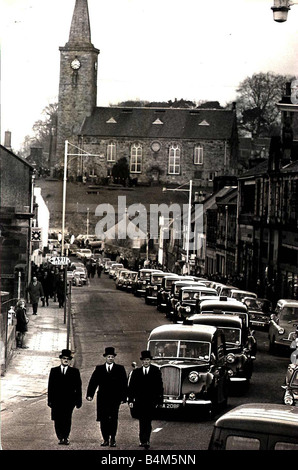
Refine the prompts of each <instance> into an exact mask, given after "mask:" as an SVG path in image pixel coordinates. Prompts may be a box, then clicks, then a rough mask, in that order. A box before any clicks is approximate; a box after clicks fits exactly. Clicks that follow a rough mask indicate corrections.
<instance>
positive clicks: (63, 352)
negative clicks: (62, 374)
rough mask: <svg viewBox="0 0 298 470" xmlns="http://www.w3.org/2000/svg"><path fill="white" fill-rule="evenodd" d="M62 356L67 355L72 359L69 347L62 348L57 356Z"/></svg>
mask: <svg viewBox="0 0 298 470" xmlns="http://www.w3.org/2000/svg"><path fill="white" fill-rule="evenodd" d="M62 357H68V358H69V359H72V353H71V351H70V350H69V349H62V351H61V354H60V356H59V358H60V359H61V358H62Z"/></svg>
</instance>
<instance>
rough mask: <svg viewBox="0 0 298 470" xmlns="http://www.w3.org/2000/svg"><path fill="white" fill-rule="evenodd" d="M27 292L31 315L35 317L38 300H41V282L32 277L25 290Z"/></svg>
mask: <svg viewBox="0 0 298 470" xmlns="http://www.w3.org/2000/svg"><path fill="white" fill-rule="evenodd" d="M27 292H28V294H29V298H30V303H31V305H32V309H33V315H37V309H38V302H39V299H40V298H41V299H42V298H43V288H42V285H41V282H39V281H38V280H37V277H36V276H33V278H32V281H31V282H30V284H29V286H28V288H27Z"/></svg>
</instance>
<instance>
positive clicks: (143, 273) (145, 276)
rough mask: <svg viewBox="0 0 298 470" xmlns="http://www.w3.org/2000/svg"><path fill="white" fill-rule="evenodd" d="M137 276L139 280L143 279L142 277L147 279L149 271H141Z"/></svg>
mask: <svg viewBox="0 0 298 470" xmlns="http://www.w3.org/2000/svg"><path fill="white" fill-rule="evenodd" d="M139 278H140V279H141V280H143V279H149V278H150V272H142V273H140V276H139Z"/></svg>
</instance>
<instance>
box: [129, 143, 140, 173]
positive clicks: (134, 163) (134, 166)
mask: <svg viewBox="0 0 298 470" xmlns="http://www.w3.org/2000/svg"><path fill="white" fill-rule="evenodd" d="M130 172H131V173H141V172H142V147H141V145H139V144H133V145H132V147H131V151H130Z"/></svg>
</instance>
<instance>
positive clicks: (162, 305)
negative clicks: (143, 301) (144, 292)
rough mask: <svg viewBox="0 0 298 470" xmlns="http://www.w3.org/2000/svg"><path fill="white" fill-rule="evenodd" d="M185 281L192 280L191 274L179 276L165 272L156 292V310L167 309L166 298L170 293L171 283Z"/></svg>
mask: <svg viewBox="0 0 298 470" xmlns="http://www.w3.org/2000/svg"><path fill="white" fill-rule="evenodd" d="M183 280H184V281H187V280H192V281H193V280H194V277H193V276H180V275H179V274H170V273H166V275H165V276H164V278H163V279H162V282H161V287H160V290H159V291H158V293H157V301H156V302H157V304H156V308H157V310H160V311H164V310H167V307H168V300H169V297H170V295H171V289H172V285H173V283H174V282H176V281H183Z"/></svg>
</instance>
